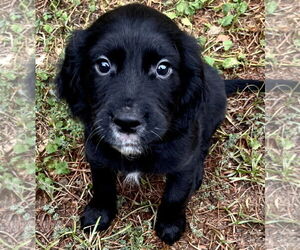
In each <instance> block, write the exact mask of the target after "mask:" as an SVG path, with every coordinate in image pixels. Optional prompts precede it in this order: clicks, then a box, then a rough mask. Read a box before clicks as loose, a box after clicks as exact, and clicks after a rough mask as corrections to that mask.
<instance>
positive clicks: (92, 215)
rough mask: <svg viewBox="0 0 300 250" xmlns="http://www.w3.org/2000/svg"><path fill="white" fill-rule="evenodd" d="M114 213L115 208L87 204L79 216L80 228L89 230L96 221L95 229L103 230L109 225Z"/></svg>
mask: <svg viewBox="0 0 300 250" xmlns="http://www.w3.org/2000/svg"><path fill="white" fill-rule="evenodd" d="M115 215H116V211H115V209H104V208H96V207H93V206H91V205H87V206H86V207H85V209H84V212H83V215H82V216H81V218H80V223H81V228H82V229H83V230H84V231H85V232H90V231H91V230H93V227H94V226H95V224H96V223H97V220H98V218H99V222H98V224H97V228H96V231H101V230H105V229H107V228H108V227H109V225H110V223H111V221H112V220H113V219H114V217H115Z"/></svg>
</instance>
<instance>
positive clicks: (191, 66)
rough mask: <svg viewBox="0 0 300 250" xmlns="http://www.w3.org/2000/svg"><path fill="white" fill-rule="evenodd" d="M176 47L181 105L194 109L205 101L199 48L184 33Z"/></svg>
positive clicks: (194, 41)
mask: <svg viewBox="0 0 300 250" xmlns="http://www.w3.org/2000/svg"><path fill="white" fill-rule="evenodd" d="M177 46H178V51H179V53H180V57H181V65H180V79H181V83H182V89H181V93H182V95H181V96H182V97H181V105H182V107H185V106H187V107H189V108H192V106H195V107H196V106H197V104H199V103H200V102H202V101H205V96H206V92H207V87H206V83H205V79H204V67H205V64H204V63H203V61H202V59H201V54H200V53H201V48H200V46H199V45H198V43H197V41H196V39H194V38H193V37H191V36H189V35H187V34H185V33H183V34H182V36H181V38H180V41H179V43H178V45H177Z"/></svg>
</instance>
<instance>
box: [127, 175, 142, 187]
mask: <svg viewBox="0 0 300 250" xmlns="http://www.w3.org/2000/svg"><path fill="white" fill-rule="evenodd" d="M140 176H141V174H140V173H139V172H132V173H129V174H127V175H126V177H125V180H124V182H125V183H127V184H136V185H139V184H140Z"/></svg>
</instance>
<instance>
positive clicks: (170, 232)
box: [155, 216, 186, 245]
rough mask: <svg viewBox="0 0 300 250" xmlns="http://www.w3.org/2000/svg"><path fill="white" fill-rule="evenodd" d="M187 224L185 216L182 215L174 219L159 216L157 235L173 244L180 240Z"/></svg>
mask: <svg viewBox="0 0 300 250" xmlns="http://www.w3.org/2000/svg"><path fill="white" fill-rule="evenodd" d="M185 226H186V219H185V216H180V217H178V218H176V219H174V220H169V221H168V220H164V219H163V218H158V220H157V222H156V225H155V231H156V234H157V236H158V237H159V238H160V239H161V240H162V241H164V242H165V243H167V244H168V245H172V244H173V243H174V242H175V241H177V240H179V238H180V237H181V235H182V234H183V232H184V230H185Z"/></svg>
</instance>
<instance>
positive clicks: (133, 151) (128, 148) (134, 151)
mask: <svg viewBox="0 0 300 250" xmlns="http://www.w3.org/2000/svg"><path fill="white" fill-rule="evenodd" d="M116 149H117V150H118V151H120V153H121V154H122V155H125V156H136V155H140V154H141V153H142V150H141V149H140V147H138V146H136V145H124V146H120V147H116Z"/></svg>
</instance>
